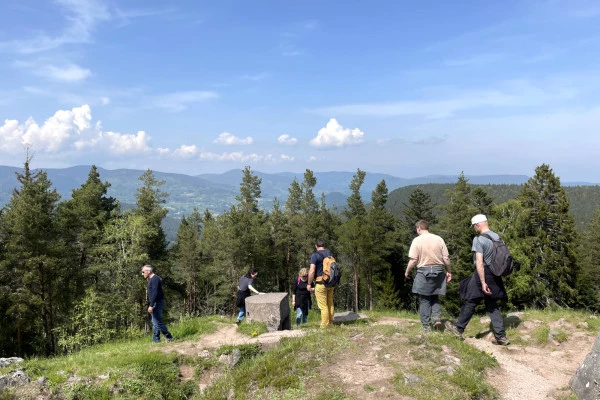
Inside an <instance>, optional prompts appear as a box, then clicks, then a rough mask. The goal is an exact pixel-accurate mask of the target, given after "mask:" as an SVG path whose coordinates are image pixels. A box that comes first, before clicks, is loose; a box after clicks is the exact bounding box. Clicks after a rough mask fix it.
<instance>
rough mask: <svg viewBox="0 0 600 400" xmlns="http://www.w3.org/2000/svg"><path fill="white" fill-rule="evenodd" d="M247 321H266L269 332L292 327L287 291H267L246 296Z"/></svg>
mask: <svg viewBox="0 0 600 400" xmlns="http://www.w3.org/2000/svg"><path fill="white" fill-rule="evenodd" d="M246 321H248V322H257V321H259V322H264V323H266V324H267V329H268V330H269V332H274V331H282V330H286V329H287V330H289V329H291V325H290V324H291V321H290V304H289V301H288V294H287V293H265V294H262V295H254V296H250V297H247V298H246Z"/></svg>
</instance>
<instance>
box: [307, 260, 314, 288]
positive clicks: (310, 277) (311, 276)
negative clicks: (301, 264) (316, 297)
mask: <svg viewBox="0 0 600 400" xmlns="http://www.w3.org/2000/svg"><path fill="white" fill-rule="evenodd" d="M316 269H317V266H316V265H315V264H310V268H309V270H308V283H307V284H306V290H308V291H309V292H310V291H311V288H312V283H313V282H314V280H315V271H316Z"/></svg>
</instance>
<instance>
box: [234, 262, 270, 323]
mask: <svg viewBox="0 0 600 400" xmlns="http://www.w3.org/2000/svg"><path fill="white" fill-rule="evenodd" d="M257 276H258V270H257V269H254V268H250V269H249V270H248V273H247V274H245V275H242V277H241V278H240V280H239V282H238V291H237V295H236V298H235V305H236V306H237V307H239V308H240V313H239V314H238V317H237V321H236V324H238V325H239V324H241V323H242V320H243V319H244V315H246V297H248V296H250V294H251V293H250V291H252V292H254V293H256V294H264V293H260V292H259V291H258V290H256V289H254V286H252V284H253V283H254V278H256V277H257Z"/></svg>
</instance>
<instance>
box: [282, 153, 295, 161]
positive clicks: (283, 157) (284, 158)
mask: <svg viewBox="0 0 600 400" xmlns="http://www.w3.org/2000/svg"><path fill="white" fill-rule="evenodd" d="M279 158H280V159H281V160H283V161H294V160H295V159H296V158H295V157H294V156H288V155H287V154H282V155H280V156H279Z"/></svg>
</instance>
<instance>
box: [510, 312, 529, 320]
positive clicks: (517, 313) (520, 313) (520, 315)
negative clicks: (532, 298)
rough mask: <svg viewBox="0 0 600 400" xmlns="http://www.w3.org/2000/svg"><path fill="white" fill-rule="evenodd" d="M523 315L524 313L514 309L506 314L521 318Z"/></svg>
mask: <svg viewBox="0 0 600 400" xmlns="http://www.w3.org/2000/svg"><path fill="white" fill-rule="evenodd" d="M524 317H525V313H524V312H522V311H514V312H509V313H508V314H506V318H518V319H520V320H522V319H523V318H524Z"/></svg>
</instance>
